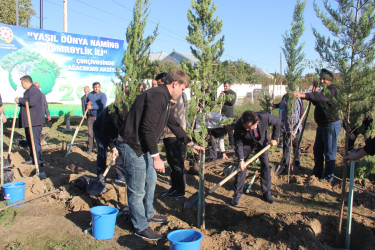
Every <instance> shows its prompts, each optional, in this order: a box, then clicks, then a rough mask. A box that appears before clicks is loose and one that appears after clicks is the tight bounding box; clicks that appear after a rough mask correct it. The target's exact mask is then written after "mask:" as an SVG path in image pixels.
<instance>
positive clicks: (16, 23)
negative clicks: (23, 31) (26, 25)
mask: <svg viewBox="0 0 375 250" xmlns="http://www.w3.org/2000/svg"><path fill="white" fill-rule="evenodd" d="M16 26H18V0H16Z"/></svg>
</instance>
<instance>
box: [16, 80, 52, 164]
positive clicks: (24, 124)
mask: <svg viewBox="0 0 375 250" xmlns="http://www.w3.org/2000/svg"><path fill="white" fill-rule="evenodd" d="M20 80H21V84H22V87H23V88H24V89H25V90H26V91H25V93H24V94H23V97H16V98H15V99H14V101H15V102H16V103H17V104H18V105H19V106H20V108H21V109H20V113H19V116H18V121H19V127H20V128H25V134H26V140H27V144H28V146H29V148H30V157H31V159H30V160H28V161H25V162H23V164H34V155H33V150H32V146H31V138H30V132H29V123H28V119H27V113H26V102H28V103H29V108H30V118H31V126H32V132H33V137H34V145H35V151H36V156H37V158H38V164H39V166H40V167H43V155H42V146H41V144H40V136H41V134H42V127H43V124H44V122H45V118H44V105H43V102H42V101H41V100H43V97H42V92H40V90H39V88H38V87H37V86H35V85H34V84H33V80H32V79H31V77H30V76H29V75H25V76H23V77H21V78H20Z"/></svg>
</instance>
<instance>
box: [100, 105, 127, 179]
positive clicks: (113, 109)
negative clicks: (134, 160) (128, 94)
mask: <svg viewBox="0 0 375 250" xmlns="http://www.w3.org/2000/svg"><path fill="white" fill-rule="evenodd" d="M124 117H125V115H124V113H123V112H122V111H121V109H119V108H118V107H117V106H115V105H114V104H111V105H110V106H107V107H106V108H104V109H103V111H102V112H100V113H99V115H98V116H97V118H96V120H95V122H94V125H93V131H94V137H95V140H96V144H97V146H98V154H97V158H96V174H97V176H98V179H99V180H100V178H101V176H102V175H103V173H104V171H105V169H106V164H107V149H108V147H109V148H110V149H111V151H112V159H116V173H117V179H116V180H115V182H116V183H124V176H123V174H122V172H121V170H119V169H117V161H118V160H119V159H118V158H117V157H118V155H119V153H118V150H117V148H116V143H117V138H118V134H119V131H120V129H121V127H122V125H123V122H124ZM120 163H121V162H120Z"/></svg>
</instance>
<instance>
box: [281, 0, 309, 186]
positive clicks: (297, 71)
mask: <svg viewBox="0 0 375 250" xmlns="http://www.w3.org/2000/svg"><path fill="white" fill-rule="evenodd" d="M305 6H306V1H302V2H300V0H297V3H296V6H295V7H294V12H293V21H292V24H291V25H292V27H291V29H290V31H289V32H288V31H287V32H285V34H284V35H283V42H284V48H282V51H283V53H284V57H285V60H286V64H287V68H286V71H285V77H286V80H287V84H288V87H287V95H288V101H287V107H288V114H287V117H288V118H291V119H289V120H288V121H287V122H289V123H290V124H289V127H290V129H291V130H293V128H294V127H295V126H296V124H293V121H297V119H296V118H294V114H295V109H296V98H295V96H294V95H293V91H295V90H296V87H297V80H298V79H299V78H301V76H302V71H303V67H302V62H303V59H304V57H305V55H304V53H303V52H302V49H303V46H304V44H303V43H302V44H300V42H299V40H300V39H301V36H302V34H303V32H304V30H305V27H304V19H303V12H304V10H305ZM301 112H302V110H301ZM293 118H294V119H293ZM298 120H299V119H298ZM285 129H286V128H285ZM285 132H287V133H288V132H289V133H290V136H291V135H292V133H293V131H285ZM283 138H284V137H283ZM285 138H286V137H285ZM285 138H284V140H285ZM292 145H293V139H292V138H291V137H290V144H289V149H290V150H289V155H290V153H291V151H292ZM294 152H295V153H296V152H297V151H296V150H294ZM286 159H288V160H289V162H286V164H287V165H288V182H289V173H290V169H291V162H290V156H289V157H286Z"/></svg>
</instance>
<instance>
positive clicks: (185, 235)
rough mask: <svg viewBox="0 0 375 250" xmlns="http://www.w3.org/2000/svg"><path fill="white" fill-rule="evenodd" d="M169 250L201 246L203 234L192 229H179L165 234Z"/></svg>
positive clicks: (189, 249)
mask: <svg viewBox="0 0 375 250" xmlns="http://www.w3.org/2000/svg"><path fill="white" fill-rule="evenodd" d="M167 238H168V240H169V245H170V246H171V247H170V249H171V250H193V249H200V248H201V241H202V239H203V234H202V233H201V232H199V231H196V230H192V229H179V230H175V231H172V232H170V233H169V234H168V235H167Z"/></svg>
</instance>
